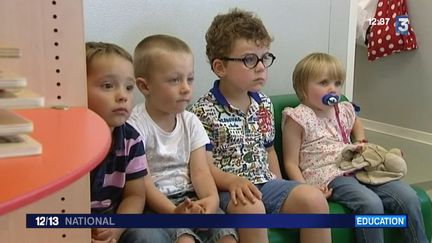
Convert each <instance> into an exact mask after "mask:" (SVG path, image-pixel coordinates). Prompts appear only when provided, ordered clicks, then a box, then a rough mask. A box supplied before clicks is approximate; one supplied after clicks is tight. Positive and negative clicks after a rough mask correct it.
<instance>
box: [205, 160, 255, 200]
mask: <svg viewBox="0 0 432 243" xmlns="http://www.w3.org/2000/svg"><path fill="white" fill-rule="evenodd" d="M207 161H208V163H209V165H210V172H211V174H212V175H213V178H214V180H215V182H216V186H217V188H218V189H219V190H220V191H229V192H230V196H231V200H232V201H233V203H234V205H237V203H238V201H240V202H241V203H242V204H246V203H247V200H249V201H250V202H251V203H255V200H256V199H259V200H261V192H260V191H259V190H258V188H257V187H256V186H255V185H254V184H253V183H252V182H250V181H249V180H248V179H246V178H243V177H240V176H237V175H234V174H231V173H227V172H224V171H222V170H221V169H219V168H217V167H216V166H215V165H214V163H213V155H212V153H211V152H207Z"/></svg>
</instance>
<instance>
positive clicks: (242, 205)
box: [191, 9, 330, 243]
mask: <svg viewBox="0 0 432 243" xmlns="http://www.w3.org/2000/svg"><path fill="white" fill-rule="evenodd" d="M206 41H207V46H206V53H207V57H208V59H209V61H210V66H211V69H212V70H213V72H214V73H215V74H216V76H218V77H219V79H220V80H217V81H215V82H214V86H213V88H212V89H211V90H210V92H208V93H207V94H205V95H204V96H203V97H201V98H200V99H198V101H197V102H196V103H195V104H194V105H193V106H192V107H191V111H192V112H194V113H195V114H196V115H197V116H198V118H199V119H200V120H201V122H202V123H203V124H204V128H205V129H206V131H207V134H208V135H209V137H210V141H211V143H209V144H207V146H206V148H207V151H208V156H209V157H211V156H212V154H211V152H213V156H212V157H211V159H212V160H213V161H214V164H212V165H211V171H212V174H213V176H214V178H215V181H216V184H217V185H218V189H219V190H220V191H222V192H221V193H220V194H219V197H220V201H221V202H220V205H221V208H222V209H224V210H226V211H227V212H229V213H320V214H326V213H328V205H327V202H326V200H325V198H324V197H323V195H322V193H321V192H320V191H319V190H318V189H316V188H314V187H312V186H309V185H306V184H304V185H301V184H300V183H297V182H294V181H288V180H283V179H281V174H280V169H279V163H278V159H277V156H276V152H275V150H274V148H273V140H274V121H273V105H272V103H271V101H270V99H269V98H268V97H267V96H266V95H264V94H263V93H261V92H260V90H261V88H262V87H263V85H264V84H265V83H266V81H267V68H268V67H270V66H271V65H272V63H273V61H274V59H275V56H274V55H273V54H272V53H270V52H269V48H270V43H271V41H272V38H271V37H270V36H269V34H268V32H267V30H266V28H265V27H264V25H263V23H262V22H261V20H260V19H259V18H258V17H257V16H256V15H254V14H253V13H251V12H246V11H242V10H238V9H234V10H232V11H230V12H229V13H227V14H220V15H217V16H216V17H215V18H214V20H213V22H212V24H211V26H210V27H209V29H208V31H207V34H206ZM238 233H239V238H240V240H241V241H242V242H259V243H263V242H268V237H267V230H266V229H239V230H238ZM300 241H301V242H314V243H316V242H330V230H329V229H301V230H300Z"/></svg>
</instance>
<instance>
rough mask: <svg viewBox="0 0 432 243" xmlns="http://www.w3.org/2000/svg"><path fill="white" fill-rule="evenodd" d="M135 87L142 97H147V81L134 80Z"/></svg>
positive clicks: (141, 79)
mask: <svg viewBox="0 0 432 243" xmlns="http://www.w3.org/2000/svg"><path fill="white" fill-rule="evenodd" d="M136 85H137V87H138V89H139V91H140V92H141V93H142V94H143V95H148V94H149V90H150V89H149V84H148V80H147V79H145V78H141V77H139V78H136Z"/></svg>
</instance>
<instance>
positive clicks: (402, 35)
mask: <svg viewBox="0 0 432 243" xmlns="http://www.w3.org/2000/svg"><path fill="white" fill-rule="evenodd" d="M400 17H403V20H402V19H399V18H400ZM401 20H402V21H401ZM401 23H402V24H401ZM398 25H399V26H398ZM398 30H402V32H401V31H398ZM367 38H368V60H370V61H374V60H376V59H378V58H380V57H385V56H388V55H391V54H392V53H395V52H401V51H409V50H414V49H416V48H417V41H416V37H415V34H414V30H413V28H412V27H411V23H410V20H409V18H408V11H407V7H406V0H379V1H378V6H377V10H376V12H375V17H374V18H372V19H370V31H369V35H368V37H367Z"/></svg>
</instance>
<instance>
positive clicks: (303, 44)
mask: <svg viewBox="0 0 432 243" xmlns="http://www.w3.org/2000/svg"><path fill="white" fill-rule="evenodd" d="M349 5H350V1H347V0H290V1H287V0H270V1H261V0H236V1H234V0H203V1H196V0H183V1H176V0H163V1H161V0H153V1H150V0H146V1H144V0H129V1H124V0H110V1H106V0H87V1H84V20H85V39H86V41H108V42H114V43H116V44H119V45H121V46H122V47H124V48H126V49H127V50H128V51H130V52H133V49H134V47H135V45H136V44H137V43H138V42H139V41H140V40H141V39H143V38H144V37H146V36H148V35H150V34H159V33H163V34H171V35H175V36H177V37H179V38H181V39H183V40H185V41H186V42H187V43H188V44H189V45H190V47H191V49H192V51H193V52H194V55H195V80H196V81H195V84H194V85H195V91H194V99H196V98H198V97H199V96H201V95H202V94H203V93H205V92H206V91H208V89H209V88H210V87H211V85H212V83H213V81H214V80H215V79H216V76H215V75H214V74H213V73H212V72H211V71H210V67H209V64H208V62H207V59H206V57H205V39H204V35H205V32H206V31H207V28H208V27H209V25H210V23H211V21H212V19H213V17H214V16H215V15H216V14H218V13H226V12H227V11H228V9H230V8H233V7H239V8H242V9H245V10H249V11H254V12H256V13H257V14H258V15H259V16H260V17H261V19H262V20H263V22H264V24H265V25H266V27H267V29H268V31H269V32H270V34H271V35H272V36H273V37H274V39H275V41H274V42H273V44H272V47H271V51H272V52H273V53H274V54H275V55H276V57H277V59H276V61H275V63H274V64H273V66H272V67H271V68H270V69H269V82H268V84H267V85H266V87H265V89H264V92H266V93H267V94H268V95H273V94H283V93H290V92H294V91H293V89H292V84H291V74H292V70H293V68H294V65H295V64H296V63H297V61H298V60H300V59H301V58H302V57H303V56H305V55H306V54H308V53H309V52H313V51H321V52H330V53H331V54H334V55H335V56H337V57H338V58H340V59H341V61H342V62H343V63H344V64H346V63H349V61H347V52H348V51H347V48H348V34H347V33H348V27H349V26H348V23H349V20H348V18H349ZM136 96H137V97H141V96H140V95H136ZM135 102H137V100H136V101H135Z"/></svg>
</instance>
